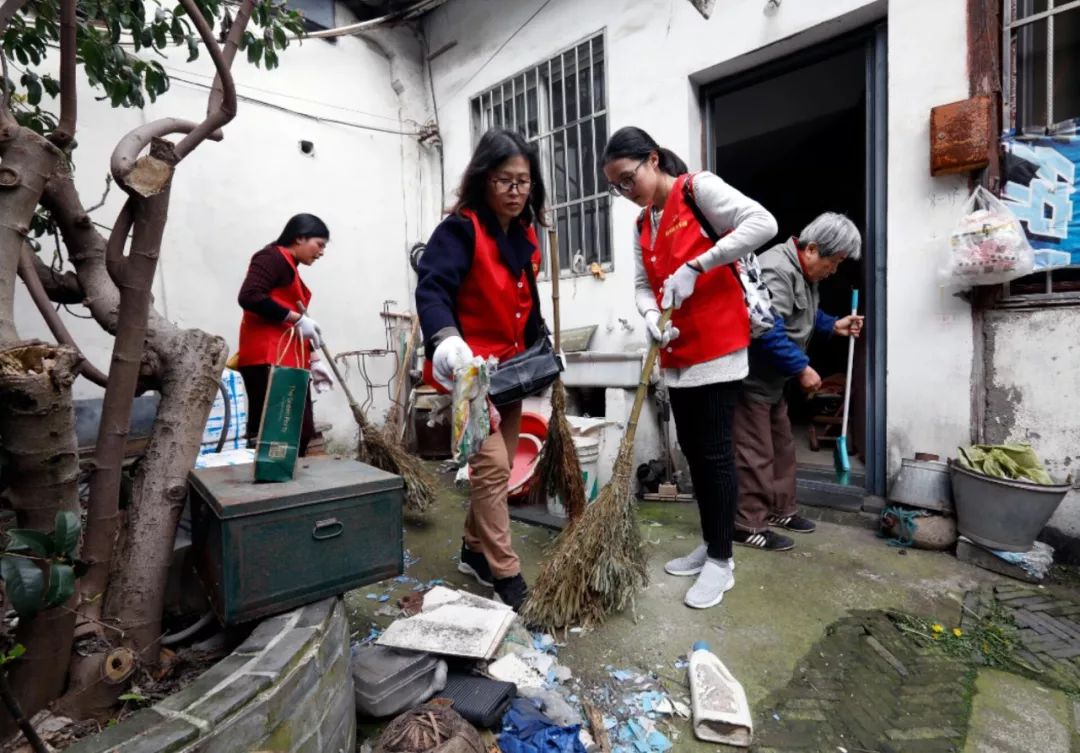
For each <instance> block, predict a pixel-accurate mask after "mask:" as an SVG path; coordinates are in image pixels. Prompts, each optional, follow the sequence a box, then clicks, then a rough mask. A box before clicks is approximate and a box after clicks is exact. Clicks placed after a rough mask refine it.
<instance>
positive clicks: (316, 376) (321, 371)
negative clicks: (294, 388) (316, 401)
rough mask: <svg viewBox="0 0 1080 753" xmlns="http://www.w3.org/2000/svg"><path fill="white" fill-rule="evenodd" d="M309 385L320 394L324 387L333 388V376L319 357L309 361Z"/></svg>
mask: <svg viewBox="0 0 1080 753" xmlns="http://www.w3.org/2000/svg"><path fill="white" fill-rule="evenodd" d="M311 386H312V387H314V388H315V391H316V392H318V393H320V394H321V393H322V391H323V390H325V389H331V390H332V389H334V378H333V376H332V374H331V372H330V369H328V368H327V366H326V364H325V363H323V362H322V359H321V358H314V359H312V361H311Z"/></svg>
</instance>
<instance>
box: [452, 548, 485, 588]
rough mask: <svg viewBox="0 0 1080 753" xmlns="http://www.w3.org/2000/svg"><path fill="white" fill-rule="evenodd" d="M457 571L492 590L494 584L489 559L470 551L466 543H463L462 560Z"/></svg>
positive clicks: (479, 553)
mask: <svg viewBox="0 0 1080 753" xmlns="http://www.w3.org/2000/svg"><path fill="white" fill-rule="evenodd" d="M457 569H458V572H459V573H465V575H471V576H472V577H474V578H476V582H477V583H479V584H480V585H481V586H483V587H484V588H491V586H492V584H493V583H494V578H493V577H492V575H491V567H490V566H489V565H488V561H487V557H485V556H484V555H483V553H482V552H474V551H473V550H472V549H469V548H468V547H467V546H465V542H464V541H463V542H461V559H460V560H459V561H458V566H457Z"/></svg>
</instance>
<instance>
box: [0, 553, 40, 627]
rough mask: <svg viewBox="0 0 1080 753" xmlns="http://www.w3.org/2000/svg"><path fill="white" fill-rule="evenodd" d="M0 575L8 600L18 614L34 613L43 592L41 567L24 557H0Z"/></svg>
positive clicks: (30, 615)
mask: <svg viewBox="0 0 1080 753" xmlns="http://www.w3.org/2000/svg"><path fill="white" fill-rule="evenodd" d="M0 575H2V576H3V578H4V586H5V589H6V590H7V596H8V600H9V601H11V606H13V607H14V608H15V611H16V612H18V613H19V616H20V617H32V616H33V615H34V614H36V613H37V611H38V609H40V608H41V596H42V594H43V593H44V592H45V574H44V573H43V572H41V568H39V567H38V566H37V565H35V564H34V563H33V562H32V561H30V560H28V559H26V558H24V557H4V558H3V559H0Z"/></svg>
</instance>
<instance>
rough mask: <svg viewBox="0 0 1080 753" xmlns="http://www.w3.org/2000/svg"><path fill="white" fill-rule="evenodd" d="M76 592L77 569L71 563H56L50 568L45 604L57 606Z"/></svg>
mask: <svg viewBox="0 0 1080 753" xmlns="http://www.w3.org/2000/svg"><path fill="white" fill-rule="evenodd" d="M73 593H75V570H74V569H73V568H72V567H71V565H56V564H54V565H53V566H52V567H51V568H49V590H48V591H47V592H46V593H45V605H46V606H48V607H56V606H60V605H61V604H63V603H64V602H65V601H67V600H68V599H70V598H71V595H72V594H73Z"/></svg>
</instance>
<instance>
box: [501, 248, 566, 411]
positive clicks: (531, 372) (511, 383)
mask: <svg viewBox="0 0 1080 753" xmlns="http://www.w3.org/2000/svg"><path fill="white" fill-rule="evenodd" d="M526 276H527V277H528V278H529V291H530V292H531V293H532V299H533V306H534V307H536V316H537V318H538V319H539V320H540V338H539V339H538V340H537V341H536V342H535V343H533V344H532V345H531V346H529V347H528V348H527V349H526V350H525V351H523V352H521V353H518V354H517V355H516V356H513V357H512V358H508V359H506V360H505V361H503V362H502V363H500V364H499V365H498V366H497V367H496V368H495V371H494V372H492V374H491V388H490V390H489V391H488V397H489V398H491V402H493V403H494V404H495V406H496V407H499V406H502V405H509V404H510V403H516V402H519V401H521V400H523V399H524V398H527V397H531V396H533V395H537V394H539V393H541V392H543V391H544V390H546V389H547V388H548V387H549V386H550V385H551V384H552V383H553V382H554V381H555V380H556V379H558V378H559V374H560V373H561V372H562V370H563V364H562V359H561V358H559V355H558V354H557V353H556V352H555V348H554V347H552V345H551V339H550V338H549V337H548V335H550V334H551V332H550V330H548V328H547V324H545V323H544V318H543V317H542V316H541V315H540V292H539V291H538V290H537V288H536V275H535V274H533V271H532V264H531V263H530V264H529V271H528V273H526Z"/></svg>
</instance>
